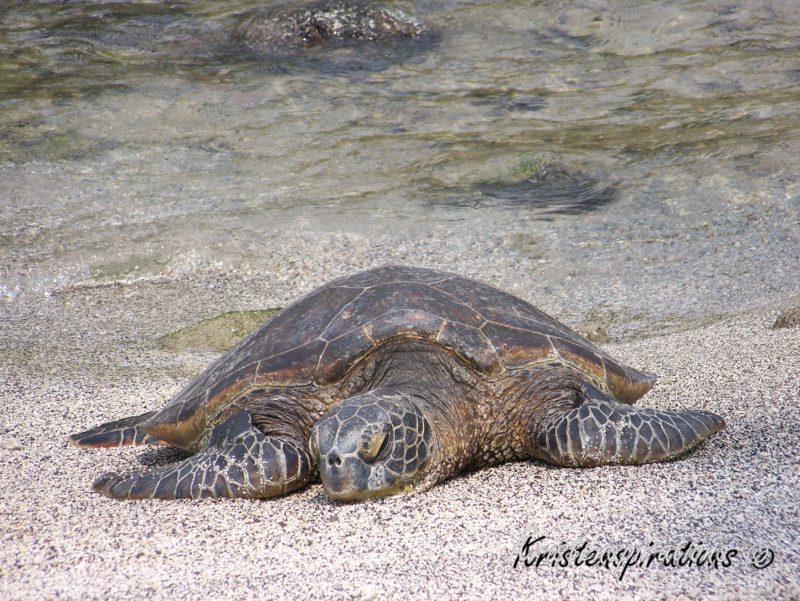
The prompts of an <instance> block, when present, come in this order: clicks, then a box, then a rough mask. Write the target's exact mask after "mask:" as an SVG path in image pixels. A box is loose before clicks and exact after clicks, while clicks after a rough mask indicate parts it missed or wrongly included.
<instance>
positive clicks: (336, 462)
mask: <svg viewBox="0 0 800 601" xmlns="http://www.w3.org/2000/svg"><path fill="white" fill-rule="evenodd" d="M340 465H342V458H341V457H339V454H338V453H335V452H334V453H328V467H337V466H340Z"/></svg>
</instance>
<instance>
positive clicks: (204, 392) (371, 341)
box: [146, 266, 655, 446]
mask: <svg viewBox="0 0 800 601" xmlns="http://www.w3.org/2000/svg"><path fill="white" fill-rule="evenodd" d="M402 338H408V339H415V340H420V339H422V340H427V341H430V342H433V343H438V344H440V345H441V346H442V347H445V348H447V349H449V350H450V351H452V352H453V353H455V354H457V355H458V356H459V357H461V358H462V359H463V360H464V361H466V362H467V363H469V364H470V365H471V366H472V367H473V368H475V369H476V370H478V371H479V372H482V373H484V374H487V375H489V376H491V375H497V374H500V373H503V372H504V371H506V370H514V369H516V368H520V367H525V366H528V365H532V364H536V363H543V362H553V361H557V362H561V363H564V364H566V365H569V366H571V367H573V368H575V369H577V370H579V371H581V372H583V373H584V374H586V375H587V376H589V377H590V378H592V379H593V380H594V381H596V382H597V383H598V384H599V385H600V386H601V387H603V388H605V389H606V390H608V391H609V392H610V393H611V394H612V395H613V396H614V397H615V398H617V399H618V400H620V401H624V402H633V401H635V400H636V399H638V398H639V397H640V396H642V395H643V394H644V393H645V392H647V391H648V390H649V389H650V388H651V387H652V385H653V383H654V382H655V377H654V376H652V375H649V374H644V373H642V372H639V371H636V370H634V369H632V368H630V367H626V366H625V365H622V364H621V363H619V362H617V361H616V360H614V359H612V358H611V357H610V356H609V355H607V354H606V353H604V352H603V351H602V350H601V349H599V348H598V347H596V346H594V345H593V344H592V343H591V342H589V341H588V340H586V339H585V338H583V337H582V336H580V335H579V334H577V333H575V332H573V331H572V330H571V329H569V328H568V327H567V326H565V325H563V324H561V323H559V322H558V321H556V320H555V319H553V318H552V317H550V316H548V315H546V314H545V313H543V312H541V311H539V310H538V309H537V308H536V307H534V306H532V305H531V304H529V303H527V302H525V301H523V300H521V299H519V298H516V297H514V296H512V295H510V294H507V293H505V292H502V291H500V290H498V289H496V288H493V287H491V286H487V285H486V284H481V283H479V282H475V281H473V280H468V279H466V278H462V277H460V276H457V275H453V274H450V273H445V272H440V271H435V270H431V269H421V268H416V267H402V266H387V267H379V268H375V269H370V270H367V271H362V272H360V273H356V274H353V275H350V276H347V277H344V278H340V279H338V280H335V281H333V282H331V283H329V284H326V285H324V286H322V287H320V288H318V289H316V290H314V291H313V292H311V293H310V294H308V295H307V296H305V297H303V298H301V299H300V300H298V301H297V302H295V303H294V304H292V305H290V306H289V307H287V308H285V309H284V310H283V311H281V312H280V313H277V314H276V315H274V316H273V317H272V318H271V319H269V320H268V321H267V322H266V323H265V324H264V325H262V326H261V327H260V328H258V330H256V331H255V332H253V333H252V334H250V335H249V336H248V337H247V338H245V339H244V340H242V341H241V342H240V343H239V344H238V345H236V346H235V347H233V348H232V349H230V350H229V351H228V352H227V353H225V354H224V355H223V356H221V357H220V358H219V359H218V360H217V361H215V362H214V363H213V364H212V365H211V366H210V367H209V368H208V369H206V370H205V371H204V372H203V373H201V374H200V375H199V376H198V377H197V378H195V379H194V380H193V381H192V382H191V383H190V384H189V385H188V386H187V387H186V388H185V389H184V390H182V391H181V392H180V393H179V394H178V395H177V396H176V397H175V398H174V399H173V400H172V401H170V403H169V404H168V405H167V406H166V407H165V408H164V409H163V410H161V411H160V412H159V413H158V414H156V415H154V416H153V417H152V418H151V419H150V420H148V422H147V424H146V429H147V431H148V432H149V433H150V434H153V435H154V436H157V437H158V438H161V439H162V440H166V441H168V442H174V443H175V444H178V446H184V445H185V444H186V443H187V441H189V442H190V441H192V440H193V439H194V438H195V437H196V436H197V435H198V433H199V432H200V431H201V430H202V429H203V428H204V427H205V422H206V415H210V414H215V413H217V412H218V411H219V410H220V409H221V408H222V407H224V406H225V404H227V403H228V402H230V400H231V399H233V398H235V397H236V396H238V395H239V394H241V393H242V392H243V391H245V390H247V389H249V388H251V387H254V386H259V387H261V386H300V385H309V384H313V385H316V386H319V387H324V386H326V385H329V384H332V383H335V382H337V381H339V380H340V379H341V378H342V377H343V376H344V375H345V374H346V373H347V371H348V369H349V368H350V367H351V366H353V365H354V364H355V363H356V362H358V361H359V359H361V358H362V357H364V356H365V355H366V354H368V353H369V352H371V351H372V350H374V349H376V348H378V347H379V346H381V345H383V344H386V343H387V342H389V341H396V340H397V339H402ZM181 443H183V444H181Z"/></svg>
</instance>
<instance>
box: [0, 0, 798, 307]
mask: <svg viewBox="0 0 800 601" xmlns="http://www.w3.org/2000/svg"><path fill="white" fill-rule="evenodd" d="M263 4H264V3H255V2H241V3H232V2H230V3H224V4H223V3H218V2H191V3H190V2H168V3H157V2H145V3H132V2H107V3H103V2H91V3H90V2H65V3H51V2H39V3H29V2H26V3H18V4H7V5H6V8H5V9H4V11H3V13H2V16H1V17H0V18H1V19H2V21H0V198H2V201H1V202H0V223H2V227H0V250H1V252H2V255H0V296H2V297H4V298H5V299H6V300H8V301H12V302H13V301H14V300H17V301H22V300H23V299H24V298H25V297H26V296H28V295H42V294H45V295H47V294H51V293H53V292H54V291H56V290H59V289H62V288H64V287H70V286H74V285H76V284H81V283H86V282H101V283H102V282H110V281H124V282H129V281H134V280H137V279H142V278H154V277H160V276H169V275H172V274H192V273H193V272H194V271H196V270H200V269H205V270H208V269H211V270H220V271H223V272H224V271H226V270H230V269H246V270H247V271H249V272H254V273H260V274H263V277H269V272H270V269H271V268H272V267H273V261H274V260H275V258H274V253H270V252H265V250H264V249H265V247H269V246H270V244H274V243H275V242H274V240H275V239H276V236H277V239H280V240H281V241H282V242H281V243H282V244H288V245H291V240H292V236H293V235H294V234H297V235H301V236H302V239H303V241H304V242H303V244H301V245H299V246H298V249H300V250H304V251H305V252H306V253H309V252H310V253H312V254H314V253H320V254H321V253H326V252H328V250H329V249H328V247H327V246H326V244H327V243H326V242H325V241H326V240H330V238H329V236H330V235H335V234H337V233H345V234H346V235H348V236H355V237H356V239H367V240H370V241H375V244H377V245H378V246H380V247H381V248H383V247H391V248H395V249H396V248H399V247H400V246H403V245H409V246H410V247H411V250H410V251H409V252H407V253H403V252H393V253H388V255H387V254H386V253H384V254H383V255H381V254H380V253H378V255H376V256H377V257H378V258H382V257H384V256H386V257H388V258H389V259H391V260H406V261H408V262H412V263H414V262H417V263H420V262H421V263H431V262H432V259H431V257H433V262H436V260H435V259H436V257H437V254H436V253H440V257H441V258H440V263H438V264H439V266H441V267H443V268H452V269H454V270H458V271H462V272H465V271H471V272H477V273H478V274H484V273H486V279H489V280H491V279H492V277H491V273H488V272H489V271H490V270H492V269H497V268H500V269H505V270H520V271H521V272H524V274H525V275H524V277H522V278H521V279H520V285H521V286H523V287H524V286H526V285H527V286H528V290H530V288H531V287H534V288H535V290H533V292H532V293H531V294H529V295H527V296H529V297H532V296H538V297H541V296H542V295H544V296H553V297H555V299H556V300H555V301H554V302H553V304H554V305H560V306H562V307H565V306H567V305H569V304H570V302H572V301H573V299H574V297H575V296H576V294H574V292H573V291H574V289H575V288H576V287H577V288H580V289H582V290H584V292H583V293H582V294H581V295H579V296H581V298H582V299H584V300H583V301H582V302H581V303H578V304H581V311H583V312H584V313H585V312H586V311H590V310H595V309H597V307H602V306H605V305H604V303H610V304H611V305H614V311H616V312H619V311H623V312H625V311H626V312H628V313H629V314H630V316H631V317H630V319H637V318H638V317H637V316H638V315H640V312H641V311H642V310H643V307H650V308H652V307H655V308H653V309H652V310H651V311H650V313H652V314H654V315H655V316H656V317H657V318H658V319H662V320H663V319H664V318H667V317H669V316H670V315H674V314H684V313H694V314H696V315H702V314H706V315H710V314H718V313H722V312H727V311H735V310H737V309H739V308H740V307H741V306H742V305H752V304H757V303H758V302H760V301H765V302H766V301H771V300H775V299H779V298H782V297H785V296H786V295H788V294H796V293H798V292H800V195H799V194H798V174H800V158H798V157H800V68H798V65H800V37H799V36H798V29H797V23H800V4H798V3H796V2H793V1H789V0H784V1H772V2H770V1H765V2H759V3H751V2H735V1H733V2H732V1H725V2H722V1H720V2H713V1H708V2H697V1H691V2H690V1H684V2H679V1H674V2H658V3H654V2H620V1H614V2H601V1H589V0H586V1H580V2H570V3H564V2H555V1H553V2H536V3H531V2H526V1H522V0H519V1H507V2H474V1H473V2H467V1H451V0H447V1H444V2H441V1H437V2H431V1H427V0H426V1H422V0H420V1H418V2H415V3H414V4H409V3H406V4H399V6H402V7H404V8H408V9H411V10H412V11H413V13H414V14H415V15H416V16H417V17H419V18H422V19H425V20H426V21H427V22H429V23H431V24H432V25H433V26H434V27H435V29H436V31H437V32H438V35H437V38H436V40H435V41H434V42H430V43H429V42H424V43H420V45H419V47H417V48H415V47H413V44H412V46H409V45H408V44H400V45H397V46H388V47H384V46H380V47H360V48H338V49H333V50H329V51H326V50H315V51H311V52H309V53H306V54H304V55H300V56H274V55H273V56H265V55H257V54H253V53H251V52H247V51H245V49H243V48H241V47H239V48H237V47H235V46H232V45H231V44H229V43H227V41H226V39H227V38H226V32H227V31H229V30H230V28H231V27H232V25H233V24H234V23H236V21H237V19H238V18H240V17H239V15H242V14H247V13H248V12H249V11H252V10H254V9H255V8H258V7H260V6H262V5H263ZM272 4H278V3H274V2H273V3H272ZM315 239H319V241H320V243H319V245H318V246H317V247H316V248H314V247H313V245H312V246H311V247H309V246H308V244H307V242H308V241H309V240H310V241H313V240H315ZM287 241H288V242H287ZM442 241H444V243H446V244H445V246H446V245H449V248H450V249H451V250H450V251H449V253H447V252H443V251H442V248H443V242H442ZM309 248H310V250H309ZM373 250H374V247H373ZM452 256H455V257H460V260H463V261H465V262H467V263H470V264H471V265H475V267H474V268H471V269H463V268H460V267H459V265H450V264H449V263H447V259H448V257H452ZM497 257H499V259H498V258H497ZM307 259H310V261H311V262H312V263H313V256H312V257H307ZM345 262H346V261H345ZM587 291H588V292H587ZM534 293H535V294H534ZM646 296H649V297H650V298H649V299H647V298H645V297H646ZM653 297H655V300H654V299H653ZM648 319H649V318H648Z"/></svg>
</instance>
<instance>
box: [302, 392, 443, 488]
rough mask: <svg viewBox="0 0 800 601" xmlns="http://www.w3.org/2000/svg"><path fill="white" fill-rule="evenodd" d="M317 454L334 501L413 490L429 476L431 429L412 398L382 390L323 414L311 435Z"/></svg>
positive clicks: (323, 480)
mask: <svg viewBox="0 0 800 601" xmlns="http://www.w3.org/2000/svg"><path fill="white" fill-rule="evenodd" d="M311 452H312V453H313V454H314V456H315V458H316V460H317V465H318V466H319V475H320V479H321V480H322V486H323V488H324V489H325V493H326V494H327V495H328V496H329V497H331V498H332V499H336V500H339V501H352V500H356V499H366V498H369V497H379V496H385V495H392V494H396V493H399V492H407V491H410V490H411V489H413V488H414V486H415V485H416V484H417V483H418V482H419V481H420V480H421V479H422V478H423V477H424V475H425V468H426V466H427V465H428V464H429V460H430V453H431V427H430V424H429V423H428V420H427V419H426V417H425V416H424V415H423V413H422V411H420V409H419V407H418V406H417V405H416V404H415V403H414V402H413V401H412V400H411V399H410V398H409V397H408V396H406V395H403V394H399V393H396V392H389V391H385V390H376V391H372V392H368V393H365V394H360V395H358V396H354V397H351V398H349V399H347V400H345V401H344V402H343V403H342V404H341V405H338V406H337V407H335V408H333V409H331V410H330V411H329V412H328V413H326V414H325V415H323V416H322V417H321V418H320V420H319V421H318V422H317V424H316V425H315V426H314V429H313V431H312V432H311Z"/></svg>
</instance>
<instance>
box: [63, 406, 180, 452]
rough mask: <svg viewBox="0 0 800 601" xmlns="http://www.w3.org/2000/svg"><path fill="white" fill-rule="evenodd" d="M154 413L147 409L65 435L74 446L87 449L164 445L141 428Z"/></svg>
mask: <svg viewBox="0 0 800 601" xmlns="http://www.w3.org/2000/svg"><path fill="white" fill-rule="evenodd" d="M155 414H156V412H155V411H149V412H147V413H143V414H142V415H134V416H132V417H125V418H122V419H118V420H114V421H113V422H106V423H105V424H101V425H99V426H97V427H95V428H91V429H89V430H85V431H83V432H78V433H77V434H70V435H69V436H68V437H67V442H69V443H70V444H73V445H75V446H76V447H82V448H87V449H100V448H108V447H129V446H139V445H154V446H165V445H166V444H167V443H165V442H164V441H162V440H159V439H158V438H156V437H154V436H150V435H149V434H147V433H146V432H145V431H144V429H143V428H142V424H144V422H145V421H147V419H148V418H150V417H152V416H153V415H155Z"/></svg>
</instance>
